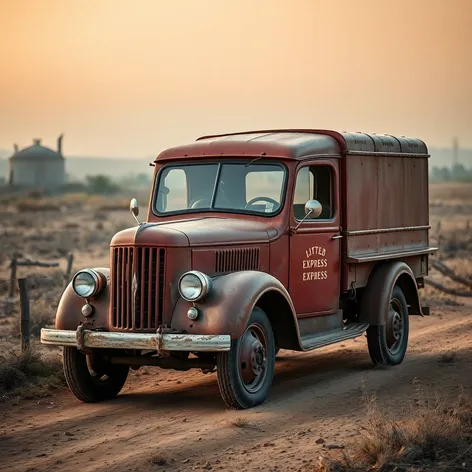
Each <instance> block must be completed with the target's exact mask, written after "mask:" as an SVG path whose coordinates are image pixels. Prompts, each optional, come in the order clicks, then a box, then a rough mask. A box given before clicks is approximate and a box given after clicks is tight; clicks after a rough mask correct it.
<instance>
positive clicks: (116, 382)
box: [63, 347, 129, 403]
mask: <svg viewBox="0 0 472 472" xmlns="http://www.w3.org/2000/svg"><path fill="white" fill-rule="evenodd" d="M63 358H64V361H63V362H64V376H65V378H66V382H67V385H68V386H69V388H70V389H71V391H72V393H73V394H74V395H75V396H76V397H77V398H78V399H79V400H81V401H83V402H86V403H95V402H100V401H104V400H110V399H112V398H114V397H116V396H117V395H118V393H120V391H121V389H122V388H123V385H124V384H125V382H126V379H127V377H128V372H129V367H128V366H127V365H112V364H108V365H104V366H102V367H100V372H99V373H95V372H93V370H91V368H89V364H90V362H87V356H85V355H84V354H82V353H81V352H80V351H79V350H78V349H77V348H75V347H64V351H63ZM97 364H98V362H97Z"/></svg>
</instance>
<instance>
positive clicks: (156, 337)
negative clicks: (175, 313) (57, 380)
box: [41, 328, 231, 352]
mask: <svg viewBox="0 0 472 472" xmlns="http://www.w3.org/2000/svg"><path fill="white" fill-rule="evenodd" d="M81 336H83V345H81V348H82V349H83V348H101V349H150V350H156V349H157V347H158V346H160V348H161V350H163V351H201V352H219V351H228V350H229V348H230V346H231V337H230V336H229V335H225V334H220V335H191V334H172V333H163V334H159V333H154V334H151V333H116V332H107V331H90V330H87V329H83V330H81ZM41 342H42V343H43V344H51V345H57V346H77V343H78V335H77V331H76V330H59V329H46V328H43V329H42V330H41ZM81 342H82V341H81Z"/></svg>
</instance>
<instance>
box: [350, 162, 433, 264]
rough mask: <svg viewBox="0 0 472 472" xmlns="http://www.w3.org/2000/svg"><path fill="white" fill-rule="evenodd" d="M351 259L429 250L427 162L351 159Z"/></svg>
mask: <svg viewBox="0 0 472 472" xmlns="http://www.w3.org/2000/svg"><path fill="white" fill-rule="evenodd" d="M345 169H346V192H347V195H346V212H345V224H344V228H343V229H344V231H345V234H346V241H345V245H346V246H345V247H346V255H347V257H348V258H349V257H357V256H367V255H372V254H379V255H380V254H384V253H385V254H386V255H388V253H391V252H395V251H401V250H402V251H409V250H421V249H425V248H427V247H428V235H429V230H428V226H429V215H428V161H427V158H426V157H398V156H394V157H386V156H376V155H371V156H359V155H353V156H350V155H348V156H346V163H345Z"/></svg>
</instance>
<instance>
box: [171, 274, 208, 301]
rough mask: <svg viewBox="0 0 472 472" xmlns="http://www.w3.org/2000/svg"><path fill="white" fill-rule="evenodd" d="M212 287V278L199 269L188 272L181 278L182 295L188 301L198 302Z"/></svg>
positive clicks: (180, 291) (180, 288)
mask: <svg viewBox="0 0 472 472" xmlns="http://www.w3.org/2000/svg"><path fill="white" fill-rule="evenodd" d="M210 289H211V279H210V277H208V275H205V274H202V273H201V272H198V271H197V270H191V271H190V272H186V273H185V274H184V275H182V277H180V280H179V293H180V296H181V297H182V298H183V299H184V300H187V301H188V302H197V301H198V300H201V299H202V298H204V297H205V296H206V295H207V294H208V292H209V291H210Z"/></svg>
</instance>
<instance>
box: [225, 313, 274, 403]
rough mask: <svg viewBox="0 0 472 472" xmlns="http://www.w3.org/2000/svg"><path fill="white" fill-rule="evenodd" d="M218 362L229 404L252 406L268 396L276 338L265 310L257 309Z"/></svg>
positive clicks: (272, 376)
mask: <svg viewBox="0 0 472 472" xmlns="http://www.w3.org/2000/svg"><path fill="white" fill-rule="evenodd" d="M253 338H254V339H253ZM261 348H262V349H261ZM249 358H250V359H251V361H249ZM249 362H251V366H249ZM216 366H217V370H216V372H217V376H218V386H219V389H220V393H221V396H222V397H223V400H224V402H225V404H226V406H227V407H228V408H230V409H236V410H240V409H245V408H251V407H253V406H256V405H260V404H261V403H263V402H264V401H265V400H266V399H267V396H268V393H269V390H270V387H271V385H272V380H273V378H274V370H275V341H274V333H273V331H272V326H271V324H270V321H269V319H268V318H267V315H266V314H265V313H264V311H262V310H261V309H260V308H258V307H255V308H254V309H253V311H252V313H251V316H250V318H249V321H248V324H247V326H246V330H245V331H244V333H243V334H242V335H241V337H239V338H238V339H233V340H232V341H231V349H230V350H229V351H226V352H219V353H218V354H217V356H216ZM257 372H260V373H259V374H257ZM252 377H254V380H253V381H252V382H251V381H250V379H251V378H252Z"/></svg>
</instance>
